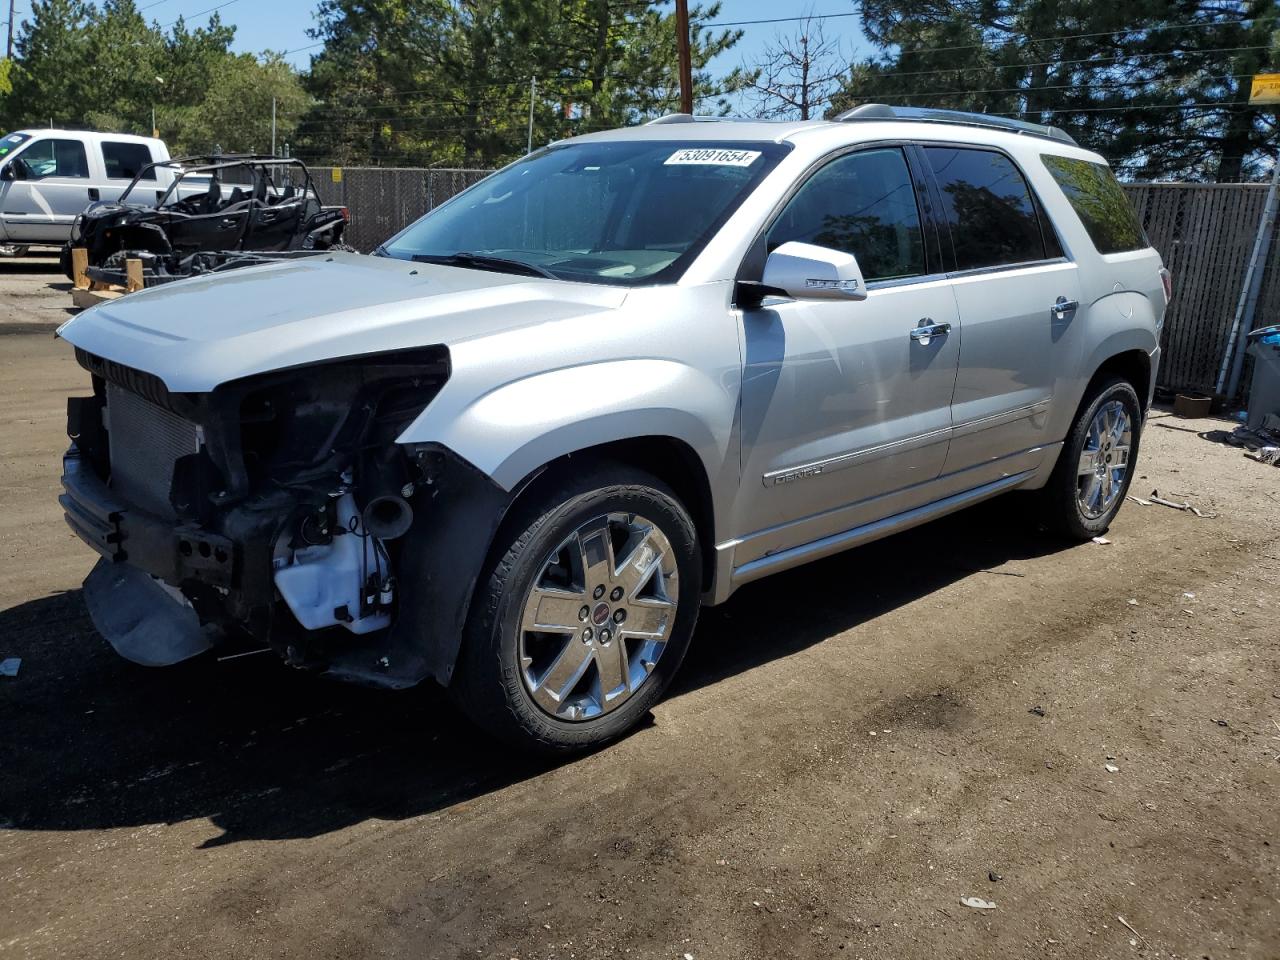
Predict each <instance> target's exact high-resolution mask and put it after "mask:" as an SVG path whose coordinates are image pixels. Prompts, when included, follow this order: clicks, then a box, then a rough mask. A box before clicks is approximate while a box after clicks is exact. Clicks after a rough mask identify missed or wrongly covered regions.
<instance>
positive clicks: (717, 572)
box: [59, 105, 1170, 752]
mask: <svg viewBox="0 0 1280 960" xmlns="http://www.w3.org/2000/svg"><path fill="white" fill-rule="evenodd" d="M1169 295H1170V287H1169V276H1168V273H1167V272H1166V271H1165V270H1164V269H1163V267H1162V265H1161V261H1160V257H1159V255H1158V254H1157V253H1156V252H1155V251H1154V250H1152V249H1151V247H1150V245H1149V244H1148V242H1147V240H1146V237H1145V236H1144V234H1143V231H1142V229H1141V227H1140V226H1139V224H1138V223H1137V221H1136V219H1135V217H1134V215H1133V213H1132V211H1131V210H1130V208H1129V205H1128V204H1127V202H1126V199H1125V197H1124V194H1123V193H1122V192H1121V190H1120V188H1119V186H1118V185H1117V184H1116V182H1115V179H1114V178H1113V177H1112V174H1111V172H1110V170H1109V169H1108V168H1107V166H1106V163H1105V162H1104V161H1103V160H1102V158H1101V157H1099V156H1098V155H1096V154H1094V153H1091V152H1089V151H1087V150H1084V149H1081V148H1080V147H1078V146H1077V145H1076V144H1075V142H1074V141H1073V140H1072V139H1071V138H1070V137H1069V136H1067V135H1066V134H1064V133H1063V132H1061V131H1060V130H1056V129H1054V128H1051V127H1044V126H1038V125H1033V124H1027V123H1022V122H1017V121H1006V120H999V119H996V118H991V117H984V116H978V115H973V114H959V113H951V112H947V111H931V110H907V109H902V108H890V107H885V106H881V105H866V106H863V107H859V108H858V109H856V110H853V111H851V112H850V113H848V114H845V115H843V116H841V117H839V118H837V119H836V120H834V121H814V122H803V123H793V122H782V123H761V122H744V121H732V120H723V121H716V122H704V121H701V120H695V119H694V118H692V117H689V116H686V115H676V116H669V117H664V118H662V119H660V120H657V121H654V122H653V123H651V124H649V125H646V126H642V127H635V128H629V129H625V130H616V131H612V132H609V133H603V134H595V135H591V136H583V137H578V138H575V139H573V140H571V141H567V142H562V143H557V144H553V145H551V146H549V147H547V148H545V149H543V150H539V151H537V152H535V153H533V154H532V155H530V156H528V157H526V158H524V159H522V160H520V161H518V162H516V163H513V164H511V165H510V166H508V167H506V168H505V169H503V170H501V171H499V172H498V173H495V174H494V175H492V176H491V177H489V178H488V179H486V180H484V181H483V182H481V183H479V184H477V185H476V186H474V187H472V188H471V189H469V190H467V191H465V192H464V193H461V194H459V195H458V196H456V197H455V198H453V199H452V200H451V201H449V202H448V203H446V204H444V205H443V206H441V207H439V208H437V209H435V210H433V211H432V212H431V213H429V214H428V215H427V216H425V217H423V218H422V219H421V220H419V221H417V222H416V223H414V224H413V225H411V226H410V227H408V228H407V229H405V230H404V231H403V232H401V233H400V234H398V235H396V236H395V237H392V238H391V239H390V240H388V241H387V242H386V243H385V244H384V245H383V246H382V247H380V248H379V249H378V250H377V251H376V255H375V256H360V255H356V254H350V253H337V254H333V255H331V256H327V257H326V256H320V257H316V258H313V259H309V260H300V261H290V262H282V263H276V264H271V265H265V266H257V267H248V268H245V269H242V270H238V271H236V272H234V273H229V274H227V275H224V276H210V277H200V278H193V279H190V280H185V281H180V282H178V283H174V284H170V285H166V286H163V287H158V288H155V289H148V290H144V291H141V292H139V293H134V294H131V295H129V296H128V297H125V298H122V299H120V300H116V301H114V302H109V303H104V304H102V305H100V306H97V307H94V308H93V309H91V310H87V311H85V312H84V313H82V314H80V315H79V316H78V317H76V318H75V319H73V320H70V321H69V322H68V323H66V324H65V325H63V327H62V328H61V329H60V331H59V333H60V335H61V336H62V337H63V338H64V339H66V340H67V341H69V342H70V343H71V344H72V345H73V346H74V347H75V352H76V357H77V358H78V360H79V362H80V364H81V365H82V366H84V368H85V369H86V370H87V371H88V372H89V374H90V375H91V379H92V384H93V392H92V395H90V396H86V397H80V398H74V399H72V400H71V401H70V403H69V417H68V419H69V426H68V432H69V434H70V436H71V439H72V441H73V442H72V445H71V448H70V450H69V451H68V452H67V455H66V458H65V461H64V473H63V487H64V493H63V495H62V497H61V502H62V506H63V508H64V510H65V513H66V518H67V521H68V522H69V523H70V525H71V527H72V529H74V530H75V532H76V533H77V534H79V536H80V537H82V538H83V539H84V540H85V541H86V542H87V543H88V544H89V545H90V546H92V547H93V548H94V549H95V550H97V551H98V552H99V553H100V554H101V555H102V559H101V560H100V561H99V563H98V565H97V566H96V567H95V568H94V570H93V572H92V573H91V574H90V575H89V577H88V579H87V580H86V581H85V589H84V592H85V598H86V601H87V603H88V606H89V609H90V612H91V613H92V615H93V619H94V622H95V624H96V625H97V627H98V629H99V630H100V631H101V632H102V634H103V635H104V636H105V637H106V638H107V639H108V640H109V641H110V642H111V643H112V644H113V645H114V646H115V648H116V649H117V650H118V651H119V652H120V653H121V654H123V655H124V656H126V657H128V658H130V659H132V660H135V661H137V662H140V663H144V664H151V665H162V664H169V663H174V662H177V661H179V660H182V659H185V658H187V657H191V656H194V655H196V654H199V653H201V652H203V651H205V650H207V649H209V648H210V647H212V646H214V645H224V649H226V648H227V646H226V645H234V644H245V643H246V642H256V643H257V645H259V646H262V645H268V646H270V647H271V648H272V649H274V650H275V651H277V652H278V653H279V655H280V656H281V657H282V658H283V659H284V660H285V661H286V662H288V663H289V664H292V665H294V666H298V667H303V668H310V669H314V670H316V671H320V672H323V673H326V674H329V675H333V676H338V677H342V678H347V679H351V680H356V681H360V682H364V683H370V684H377V685H382V686H386V687H404V686H407V685H411V684H416V683H418V682H420V681H422V680H425V679H431V680H434V681H436V682H437V683H439V684H441V685H443V686H445V687H447V688H448V689H449V691H450V692H451V693H452V694H453V695H454V696H455V697H456V699H457V702H458V703H459V704H460V705H461V706H462V708H463V709H464V710H465V711H466V712H467V713H468V714H469V715H470V716H471V717H473V718H474V719H475V720H476V721H477V722H478V723H479V724H481V725H482V726H484V727H486V728H488V729H489V730H490V731H492V732H494V733H496V734H498V735H500V736H503V737H505V738H507V739H509V740H513V741H516V742H517V743H521V744H524V745H525V746H526V747H529V748H532V749H538V750H543V751H559V752H565V751H570V750H576V749H583V748H587V747H590V746H593V745H596V744H600V743H603V742H606V741H608V740H611V739H613V738H616V737H618V736H619V735H621V734H622V733H623V732H624V731H626V730H627V729H628V728H629V727H631V726H633V725H634V724H635V723H636V721H637V720H638V719H639V718H640V717H641V716H642V715H643V714H645V713H646V711H648V710H649V708H650V707H651V706H652V705H653V704H654V702H655V701H656V700H657V699H658V698H659V697H660V696H661V695H662V692H663V690H664V689H665V688H666V687H667V684H668V683H670V681H671V678H672V676H673V675H674V674H675V672H676V670H677V669H678V668H679V666H680V662H681V660H682V659H683V657H684V655H685V651H686V649H687V648H688V646H689V641H690V637H691V635H692V633H693V628H694V623H695V621H696V619H697V616H698V610H699V608H700V606H701V605H703V604H717V603H721V602H723V601H724V600H725V599H726V598H728V597H729V595H730V594H731V593H733V591H734V590H736V589H737V588H739V587H741V586H742V585H744V584H747V583H749V582H751V581H752V580H756V579H759V578H760V577H764V576H767V575H768V574H771V573H774V572H776V571H779V570H786V569H788V568H791V567H794V566H796V565H797V564H801V563H806V562H808V561H810V560H816V559H818V558H820V557H826V556H829V555H831V554H833V553H836V552H837V551H840V550H845V549H847V548H849V547H852V546H854V545H856V544H861V543H865V542H867V541H869V540H873V539H875V538H877V537H883V536H886V535H888V534H891V533H894V532H896V531H899V530H903V529H905V528H907V527H911V526H914V525H917V524H920V523H923V522H926V521H928V520H931V519H933V518H935V517H939V516H941V515H943V514H946V513H949V512H951V511H954V510H958V509H960V508H962V507H965V506H968V505H969V504H973V503H976V502H978V501H980V500H985V499H987V498H989V497H994V496H996V495H998V494H1001V493H1004V492H1006V491H1011V490H1018V489H1021V490H1038V491H1039V496H1040V502H1041V504H1042V509H1043V516H1044V518H1045V520H1046V521H1047V522H1049V523H1051V524H1052V525H1053V526H1054V527H1056V528H1057V529H1058V530H1059V531H1061V533H1063V534H1065V535H1066V536H1068V537H1072V538H1076V539H1088V538H1090V537H1092V536H1094V535H1096V534H1098V533H1100V532H1101V531H1103V530H1105V529H1106V528H1107V525H1108V524H1109V523H1110V522H1111V520H1112V518H1113V517H1114V516H1115V514H1116V511H1117V510H1118V509H1119V508H1120V505H1121V503H1123V501H1124V494H1125V491H1126V489H1127V488H1128V485H1129V481H1130V479H1131V476H1132V470H1133V466H1134V460H1135V457H1136V456H1137V453H1138V441H1139V438H1140V435H1141V429H1142V424H1143V420H1144V415H1145V412H1146V409H1147V405H1148V403H1149V401H1150V397H1151V393H1152V388H1153V385H1154V382H1155V375H1156V367H1157V363H1158V359H1159V354H1160V351H1159V340H1160V328H1161V323H1162V322H1163V317H1164V313H1165V307H1166V304H1167V302H1168V299H1169Z"/></svg>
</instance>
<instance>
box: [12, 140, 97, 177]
mask: <svg viewBox="0 0 1280 960" xmlns="http://www.w3.org/2000/svg"><path fill="white" fill-rule="evenodd" d="M18 159H19V160H21V161H22V162H23V163H24V164H25V165H26V173H27V177H28V178H29V179H31V180H41V179H43V178H45V177H88V176H89V161H88V159H87V158H86V157H85V152H84V144H83V143H81V142H80V141H79V140H37V141H36V142H35V143H33V144H31V146H29V147H27V149H26V150H24V151H22V153H21V154H19V155H18Z"/></svg>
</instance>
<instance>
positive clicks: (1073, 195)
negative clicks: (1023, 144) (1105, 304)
mask: <svg viewBox="0 0 1280 960" xmlns="http://www.w3.org/2000/svg"><path fill="white" fill-rule="evenodd" d="M1040 159H1041V160H1043V161H1044V165H1045V167H1047V168H1048V170H1049V172H1050V173H1051V174H1053V179H1055V180H1057V181H1058V186H1060V187H1061V188H1062V192H1063V193H1064V194H1066V197H1067V201H1068V202H1069V203H1070V204H1071V208H1072V209H1073V210H1075V212H1076V214H1077V215H1078V216H1079V217H1080V222H1081V223H1083V224H1084V228H1085V230H1086V231H1087V232H1088V234H1089V239H1090V240H1092V241H1093V245H1094V246H1095V247H1097V248H1098V252H1099V253H1119V252H1121V251H1122V250H1140V249H1142V248H1143V247H1145V246H1147V245H1148V244H1147V238H1146V236H1145V235H1144V234H1143V232H1142V227H1140V226H1139V225H1138V218H1137V217H1135V216H1134V213H1133V207H1132V206H1131V205H1130V204H1129V198H1128V197H1126V196H1125V195H1124V190H1122V189H1121V188H1120V184H1118V183H1116V178H1115V175H1114V174H1112V172H1111V169H1110V168H1109V167H1107V166H1106V165H1105V164H1101V163H1092V162H1091V161H1089V160H1077V159H1075V158H1073V157H1056V156H1053V155H1051V154H1046V155H1044V156H1042V157H1041V158H1040Z"/></svg>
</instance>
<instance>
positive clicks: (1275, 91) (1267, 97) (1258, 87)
mask: <svg viewBox="0 0 1280 960" xmlns="http://www.w3.org/2000/svg"><path fill="white" fill-rule="evenodd" d="M1249 102H1250V103H1280V73H1258V74H1254V77H1253V89H1251V90H1250V91H1249Z"/></svg>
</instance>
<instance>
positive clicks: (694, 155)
mask: <svg viewBox="0 0 1280 960" xmlns="http://www.w3.org/2000/svg"><path fill="white" fill-rule="evenodd" d="M759 156H760V151H759V150H724V149H721V148H719V147H689V148H686V149H684V150H677V151H676V152H675V153H673V154H672V155H671V156H669V157H667V159H666V160H665V161H663V166H670V165H673V164H691V163H692V164H710V165H712V166H717V167H749V166H751V164H753V163H754V162H755V160H756V158H757V157H759Z"/></svg>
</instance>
